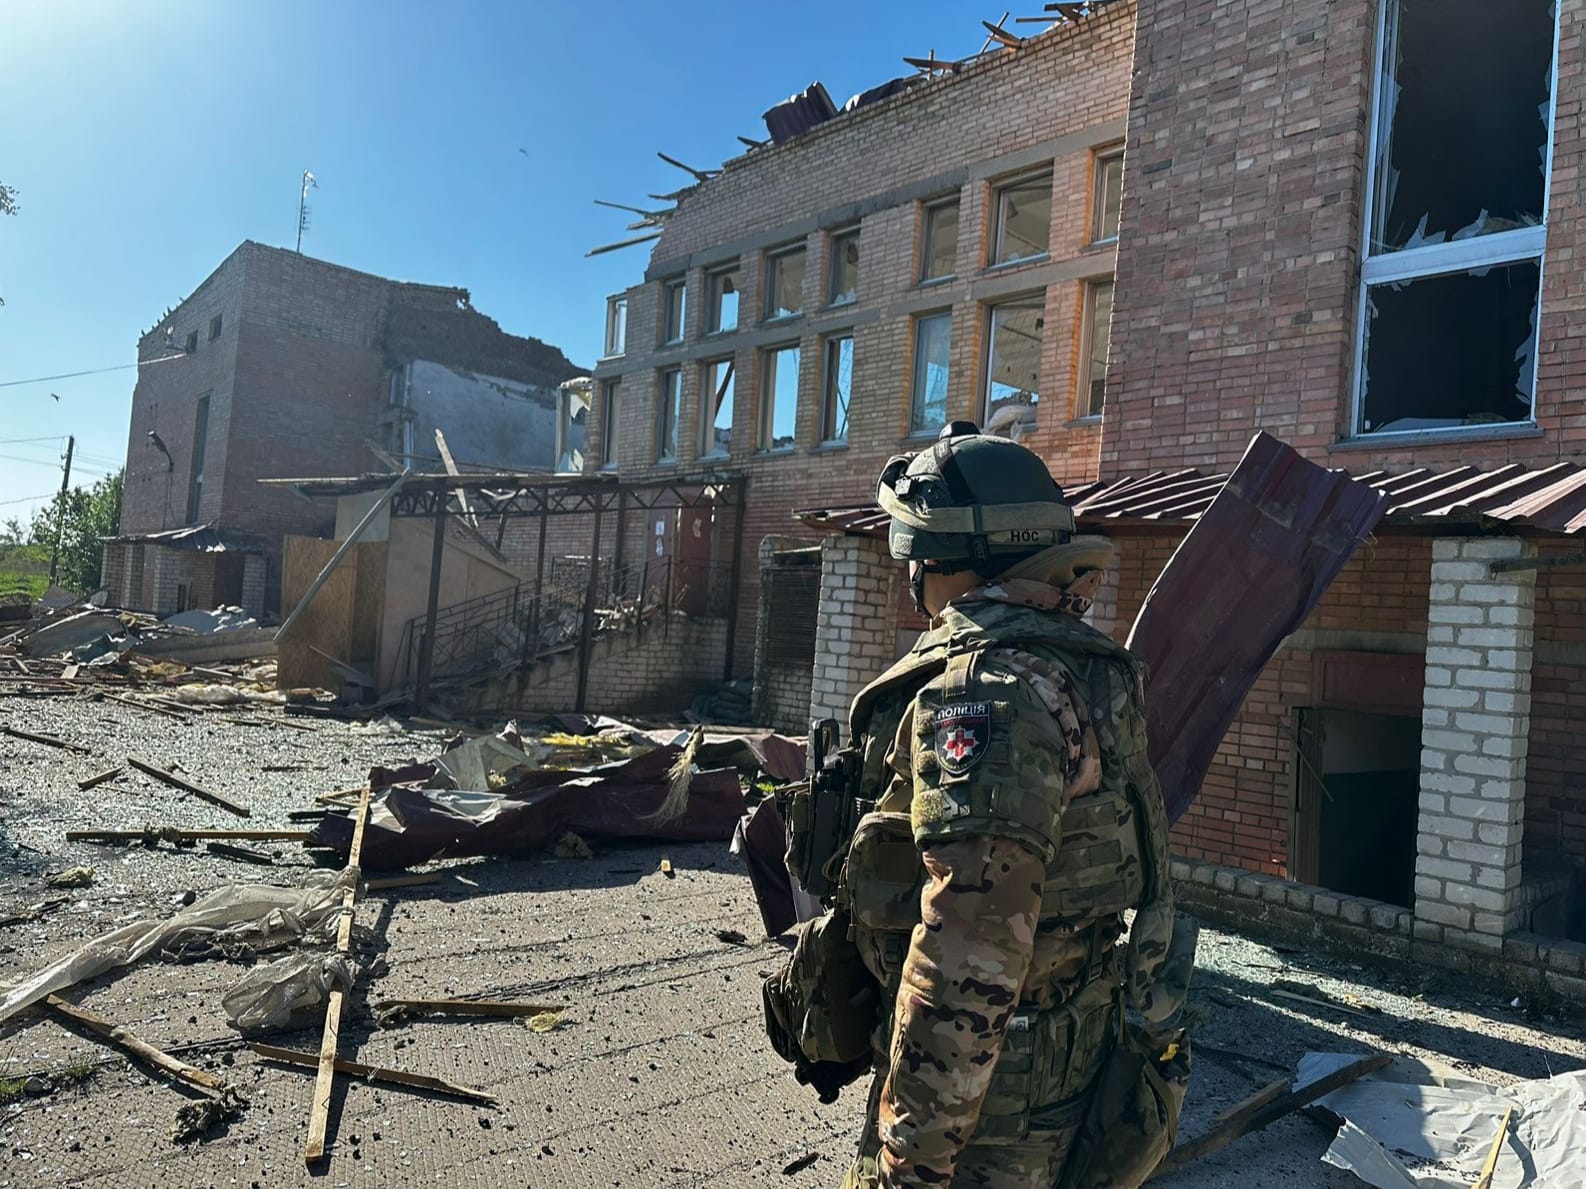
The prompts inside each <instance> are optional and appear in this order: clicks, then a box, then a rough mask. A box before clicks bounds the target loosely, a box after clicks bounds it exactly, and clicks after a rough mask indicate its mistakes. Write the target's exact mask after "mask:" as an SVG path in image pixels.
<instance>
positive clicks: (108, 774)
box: [77, 764, 127, 792]
mask: <svg viewBox="0 0 1586 1189" xmlns="http://www.w3.org/2000/svg"><path fill="white" fill-rule="evenodd" d="M126 770H127V768H126V765H125V764H117V765H116V766H115V767H114V768H106V769H105V770H104V771H103V772H100V773H97V774H95V775H93V776H89V777H86V778H84V779H82V780H79V781H78V782H77V788H78V789H79V790H80V791H82V792H87V791H88V790H89V789H91V788H94V787H95V786H97V785H101V784H104V783H105V781H107V780H114V779H115V778H116V777H118V776H120V775H121V774H122V773H123V772H125V771H126Z"/></svg>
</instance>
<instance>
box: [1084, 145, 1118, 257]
mask: <svg viewBox="0 0 1586 1189" xmlns="http://www.w3.org/2000/svg"><path fill="white" fill-rule="evenodd" d="M1123 149H1124V146H1123V145H1122V144H1111V145H1105V146H1103V147H1102V148H1099V149H1096V150H1094V151H1093V152H1092V153H1091V172H1092V173H1093V174H1094V175H1095V176H1094V178H1093V180H1092V183H1091V195H1092V197H1091V205H1092V210H1091V212H1090V236H1091V239H1090V243H1091V246H1092V247H1099V246H1101V245H1102V244H1115V243H1117V242H1118V233H1117V232H1116V231H1114V232H1113V233H1112V234H1111V235H1108V236H1102V235H1100V234H1099V232H1100V231H1101V215H1102V211H1103V209H1104V208H1105V206H1106V198H1107V168H1106V167H1107V165H1108V164H1109V163H1111V162H1113V161H1116V162H1118V163H1119V165H1120V166H1121V165H1122V164H1123ZM1118 205H1119V207H1120V208H1121V207H1122V205H1123V174H1122V173H1119V175H1118ZM1119 222H1120V224H1121V223H1122V215H1121V210H1120V217H1119Z"/></svg>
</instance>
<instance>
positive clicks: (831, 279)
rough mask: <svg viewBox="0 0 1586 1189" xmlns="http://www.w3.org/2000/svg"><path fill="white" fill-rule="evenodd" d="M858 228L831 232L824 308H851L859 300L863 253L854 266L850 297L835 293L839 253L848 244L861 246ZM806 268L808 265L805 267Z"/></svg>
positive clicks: (851, 227)
mask: <svg viewBox="0 0 1586 1189" xmlns="http://www.w3.org/2000/svg"><path fill="white" fill-rule="evenodd" d="M859 233H860V226H859V224H858V223H855V224H853V225H852V226H850V227H842V228H839V229H838V230H836V231H833V232H832V233H831V236H830V244H829V246H828V249H827V252H826V308H827V309H842V308H844V307H845V306H851V305H854V304H855V303H857V302H858V300H859V265H860V264H862V263H864V253H863V251H861V252H860V256H859V261H858V263H856V264H855V265H854V291H853V293H852V295H850V296H846V297H845V296H842V295H840V294H838V293H837V264H838V254H839V252H840V251H841V250H842V249H843V248H844V247H845V246H846V245H847V244H848V243H850V242H852V243H853V244H855V245H856V246H862V242H861V240H860V235H859ZM806 267H808V265H806Z"/></svg>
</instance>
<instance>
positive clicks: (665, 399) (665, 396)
mask: <svg viewBox="0 0 1586 1189" xmlns="http://www.w3.org/2000/svg"><path fill="white" fill-rule="evenodd" d="M672 376H676V377H677V399H676V400H673V399H672V394H671V393H670V392H669V391H668V387H669V386H668V384H667V380H668V379H670V378H671V377H672ZM655 388H656V402H655V427H654V429H655V461H656V463H657V465H660V466H676V465H677V462H678V455H680V454H682V452H683V433H682V428H683V427H682V421H683V369H682V368H680V367H668V368H662V369H661V371H660V373H659V375H658V376H657V377H656V385H655ZM668 406H670V407H671V411H672V417H671V422H672V443H673V446H672V453H671V455H667V454H666V452H665V446H666V424H667V415H666V413H667V408H668Z"/></svg>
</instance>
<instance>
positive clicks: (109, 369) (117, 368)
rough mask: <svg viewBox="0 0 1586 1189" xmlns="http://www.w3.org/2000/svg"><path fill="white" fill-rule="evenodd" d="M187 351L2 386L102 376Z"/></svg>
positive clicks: (5, 382) (178, 356) (3, 382)
mask: <svg viewBox="0 0 1586 1189" xmlns="http://www.w3.org/2000/svg"><path fill="white" fill-rule="evenodd" d="M186 358H187V352H185V351H179V352H177V353H176V354H175V355H162V356H160V358H158V359H140V360H138V362H136V363H118V364H116V366H115V367H95V368H89V369H88V370H87V371H86V372H62V373H61V374H60V375H58V376H34V377H33V378H32V379H30V380H0V388H15V387H17V385H19V384H44V383H47V382H48V381H50V380H75V379H77V377H78V376H102V375H104V374H105V373H106V372H124V371H128V370H130V369H132V368H135V367H148V366H149V365H150V364H153V363H169V362H170V361H171V360H173V359H186Z"/></svg>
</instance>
